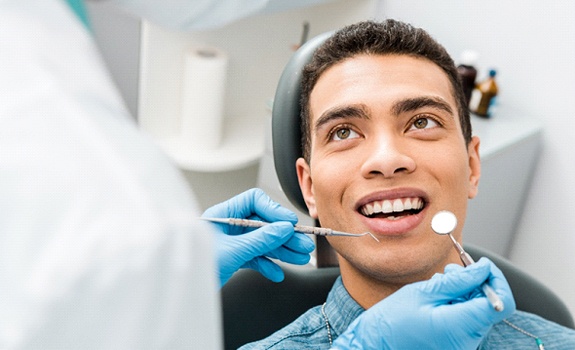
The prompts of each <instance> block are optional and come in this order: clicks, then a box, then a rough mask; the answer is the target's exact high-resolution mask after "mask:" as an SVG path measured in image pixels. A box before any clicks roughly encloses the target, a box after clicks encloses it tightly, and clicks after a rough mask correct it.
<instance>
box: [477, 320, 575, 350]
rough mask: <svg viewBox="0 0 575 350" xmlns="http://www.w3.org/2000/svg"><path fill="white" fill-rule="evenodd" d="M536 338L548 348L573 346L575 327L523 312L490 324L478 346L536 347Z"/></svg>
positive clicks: (503, 347) (491, 347)
mask: <svg viewBox="0 0 575 350" xmlns="http://www.w3.org/2000/svg"><path fill="white" fill-rule="evenodd" d="M536 338H539V339H540V340H541V341H542V342H543V344H544V345H545V349H547V350H550V349H575V330H573V329H571V328H567V327H563V326H561V325H559V324H557V323H555V322H551V321H549V320H546V319H544V318H542V317H540V316H537V315H534V314H531V313H528V312H523V311H516V312H515V313H514V314H513V315H512V316H511V317H509V318H507V319H506V320H505V321H502V322H499V323H498V324H496V325H495V326H493V328H492V329H491V331H490V332H489V333H488V334H487V337H486V338H485V339H484V341H483V342H482V343H481V346H480V349H482V350H487V349H530V348H532V349H537V341H536Z"/></svg>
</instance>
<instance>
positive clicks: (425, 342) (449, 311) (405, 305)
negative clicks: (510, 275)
mask: <svg viewBox="0 0 575 350" xmlns="http://www.w3.org/2000/svg"><path fill="white" fill-rule="evenodd" d="M484 281H488V283H489V285H490V286H491V287H492V288H493V289H494V290H495V292H496V293H497V295H498V296H499V297H500V298H501V300H502V301H503V303H504V309H503V311H501V312H498V311H495V309H493V307H492V306H491V304H490V303H489V301H488V300H487V298H486V297H485V295H484V294H483V293H482V292H481V287H480V286H481V284H482V283H483V282H484ZM514 311H515V300H514V299H513V295H512V293H511V288H510V287H509V284H508V283H507V280H506V279H505V277H504V276H503V273H502V272H501V270H499V268H497V267H496V266H495V265H494V264H493V263H492V262H491V261H490V260H489V259H487V258H481V259H480V260H479V261H478V262H477V263H475V264H472V265H469V266H468V267H466V268H464V267H462V266H459V265H454V264H452V265H448V266H447V267H446V268H445V274H436V275H435V276H433V277H432V278H431V279H430V280H428V281H422V282H416V283H413V284H409V285H406V286H404V287H402V288H401V289H399V290H398V291H397V292H395V293H393V294H392V295H390V296H389V297H387V298H385V299H384V300H382V301H381V302H379V303H377V304H376V305H374V306H373V307H371V308H370V309H368V310H367V311H365V312H364V313H363V314H362V315H361V316H360V317H358V318H357V319H356V320H355V321H354V322H353V323H352V324H351V325H350V326H349V327H348V329H347V330H346V331H345V332H344V333H343V334H342V335H341V336H339V337H338V338H337V340H336V342H335V343H334V344H333V348H332V349H442V350H443V349H477V347H478V346H479V344H480V342H481V340H482V339H483V337H484V336H485V335H486V334H487V332H488V331H489V329H490V328H491V326H492V325H493V324H495V323H498V322H500V321H502V320H503V319H505V318H506V317H508V316H509V315H511V314H512V313H513V312H514Z"/></svg>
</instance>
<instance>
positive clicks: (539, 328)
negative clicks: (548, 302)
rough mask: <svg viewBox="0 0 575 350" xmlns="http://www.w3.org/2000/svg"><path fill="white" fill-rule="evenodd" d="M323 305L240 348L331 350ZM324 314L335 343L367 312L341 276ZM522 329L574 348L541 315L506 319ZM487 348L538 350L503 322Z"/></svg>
mask: <svg viewBox="0 0 575 350" xmlns="http://www.w3.org/2000/svg"><path fill="white" fill-rule="evenodd" d="M321 308H322V307H321V305H320V306H316V307H314V308H312V309H309V310H308V311H307V312H306V313H304V314H303V315H301V316H300V317H299V318H298V319H296V320H295V321H294V322H292V323H291V324H289V325H287V326H286V327H284V328H283V329H281V330H279V331H277V332H276V333H274V334H272V335H271V336H269V337H267V338H266V339H263V340H260V341H257V342H253V343H250V344H247V345H244V346H242V347H241V350H249V349H258V350H261V349H274V350H288V349H289V350H293V349H304V348H305V349H329V348H330V344H329V337H328V332H327V327H326V323H325V318H324V317H323V315H322V313H321ZM324 310H325V313H326V315H327V319H328V320H329V324H330V327H331V337H332V340H333V341H335V339H336V338H337V337H338V336H339V335H340V334H342V333H343V332H344V331H345V329H346V328H347V327H348V326H349V324H350V323H351V322H352V321H353V320H354V319H355V318H357V317H358V316H359V315H360V314H361V313H362V312H363V311H364V309H363V308H362V307H361V306H359V304H358V303H356V302H355V300H353V299H352V297H351V296H350V295H349V293H348V292H347V290H346V289H345V287H344V286H343V283H342V281H341V277H339V278H338V279H337V280H336V282H335V283H334V285H333V287H332V289H331V291H330V293H329V295H328V297H327V301H326V304H325V309H324ZM507 320H508V321H510V322H512V323H513V324H515V325H517V326H519V327H520V328H522V329H524V330H526V331H528V332H529V333H531V334H534V335H536V336H538V337H539V338H540V339H541V340H542V341H543V344H544V345H545V349H546V350H552V349H561V350H573V349H575V330H572V329H569V328H565V327H563V326H560V325H558V324H556V323H553V322H551V321H547V320H545V319H543V318H541V317H539V316H536V315H533V314H530V313H526V312H522V311H517V312H515V313H514V314H513V315H512V316H511V317H509V318H508V319H507ZM479 349H480V350H487V349H534V350H536V349H538V347H537V344H536V342H535V339H533V338H531V337H529V336H526V335H525V334H523V333H521V332H519V331H517V330H515V329H513V328H511V327H510V326H509V325H507V324H505V323H504V322H500V323H498V324H496V325H494V326H493V328H492V329H491V331H490V332H489V333H488V334H487V336H486V337H485V339H483V341H482V342H481V344H480V346H479Z"/></svg>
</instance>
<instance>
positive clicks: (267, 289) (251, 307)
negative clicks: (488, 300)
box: [222, 245, 575, 349]
mask: <svg viewBox="0 0 575 350" xmlns="http://www.w3.org/2000/svg"><path fill="white" fill-rule="evenodd" d="M465 249H466V250H467V252H469V254H470V255H471V256H472V257H473V258H474V259H475V260H479V258H481V257H482V256H485V257H488V258H489V259H491V260H492V261H493V262H494V263H495V264H496V265H497V266H498V267H499V268H500V269H501V270H502V271H503V274H504V275H505V277H506V278H507V280H508V281H509V285H510V286H511V290H512V291H513V295H514V297H515V303H516V304H517V309H518V310H522V311H527V312H531V313H534V314H536V315H539V316H541V317H543V318H546V319H548V320H550V321H553V322H556V323H558V324H561V325H563V326H565V327H569V328H573V329H575V324H574V322H573V318H572V316H571V314H570V312H569V310H568V308H567V307H566V305H565V304H564V303H563V302H562V301H561V299H559V297H557V295H556V294H555V293H554V292H553V291H551V290H550V289H549V288H547V287H546V286H545V285H544V284H542V283H541V282H539V281H537V280H536V279H535V278H533V277H531V276H530V275H529V274H527V273H526V272H524V271H522V270H521V269H519V268H517V267H516V266H514V265H513V264H512V263H511V262H510V261H509V260H506V259H505V258H503V257H501V256H499V255H497V254H494V253H491V252H489V251H487V250H485V249H483V248H480V247H477V246H472V245H465ZM284 271H285V273H286V278H285V280H284V281H283V282H281V283H274V282H271V281H269V280H267V279H266V278H264V277H262V276H261V275H260V274H259V273H258V272H255V271H253V270H241V271H239V272H237V273H236V274H235V275H234V276H233V277H232V278H231V279H230V281H229V282H228V283H227V284H226V285H225V286H224V287H223V288H222V305H223V319H224V342H225V348H226V349H237V348H238V347H239V346H241V345H243V344H246V343H249V342H252V341H255V340H259V339H263V338H265V337H267V336H269V335H271V334H272V333H274V332H275V331H277V330H279V329H281V328H283V327H284V326H286V325H288V324H289V323H291V322H292V321H294V320H295V319H296V318H297V317H298V316H300V315H301V314H303V313H304V312H305V311H307V310H308V309H310V308H312V307H314V306H316V305H321V304H323V302H324V301H325V300H326V297H327V294H328V293H329V291H330V289H331V286H332V285H333V282H334V281H335V279H336V278H337V276H339V268H337V267H327V268H319V269H317V268H292V267H288V268H285V269H284Z"/></svg>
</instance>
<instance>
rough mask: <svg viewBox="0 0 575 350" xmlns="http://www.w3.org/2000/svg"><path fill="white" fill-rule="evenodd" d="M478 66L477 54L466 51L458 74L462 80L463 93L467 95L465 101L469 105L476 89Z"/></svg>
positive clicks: (458, 67)
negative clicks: (476, 67) (476, 66)
mask: <svg viewBox="0 0 575 350" xmlns="http://www.w3.org/2000/svg"><path fill="white" fill-rule="evenodd" d="M476 64H477V52H475V51H471V50H466V51H463V53H462V54H461V61H460V64H459V65H458V66H457V72H458V73H459V76H460V78H461V86H462V87H463V93H464V94H465V99H466V101H467V105H469V101H470V100H471V93H472V92H473V89H475V79H476V78H477V69H475V65H476Z"/></svg>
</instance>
